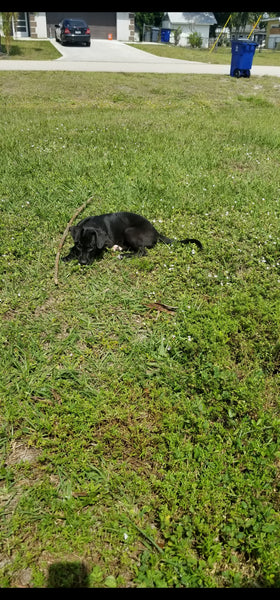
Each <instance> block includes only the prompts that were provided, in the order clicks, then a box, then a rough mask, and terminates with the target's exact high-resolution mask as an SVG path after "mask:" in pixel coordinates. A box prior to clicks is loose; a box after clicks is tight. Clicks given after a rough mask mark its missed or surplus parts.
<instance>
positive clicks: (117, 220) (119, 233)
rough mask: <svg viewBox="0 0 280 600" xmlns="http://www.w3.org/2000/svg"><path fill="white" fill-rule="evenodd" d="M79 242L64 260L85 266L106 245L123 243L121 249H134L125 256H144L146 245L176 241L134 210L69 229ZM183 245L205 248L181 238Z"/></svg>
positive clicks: (109, 215)
mask: <svg viewBox="0 0 280 600" xmlns="http://www.w3.org/2000/svg"><path fill="white" fill-rule="evenodd" d="M69 231H70V233H71V235H72V237H73V240H74V242H75V245H74V246H73V248H71V250H70V253H69V254H68V256H65V257H64V258H63V259H62V260H64V261H68V260H72V259H73V258H77V259H78V261H79V263H80V264H81V265H90V264H91V263H92V262H93V260H94V259H95V258H97V257H98V256H100V255H101V253H102V252H103V250H105V248H113V247H114V246H115V245H117V246H121V248H120V249H121V250H132V253H128V254H123V255H122V256H135V254H137V255H138V256H144V255H145V254H147V253H146V248H152V247H153V246H154V245H155V244H156V243H157V242H158V241H160V242H164V243H165V244H172V243H173V242H176V241H177V240H172V239H170V238H168V237H165V235H162V234H161V233H159V232H158V231H157V230H156V229H155V228H154V226H153V225H152V223H150V221H148V219H145V217H141V216H140V215H136V214H134V213H131V212H117V213H109V214H106V215H99V216H97V217H87V218H86V219H83V220H82V221H80V223H78V225H75V226H73V227H70V229H69ZM178 242H179V243H181V244H190V243H194V244H196V245H197V246H198V248H200V249H202V244H201V243H200V242H199V241H198V240H195V239H190V238H186V239H185V240H178Z"/></svg>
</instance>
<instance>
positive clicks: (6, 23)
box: [1, 12, 18, 55]
mask: <svg viewBox="0 0 280 600" xmlns="http://www.w3.org/2000/svg"><path fill="white" fill-rule="evenodd" d="M1 16H2V29H3V33H4V36H5V45H6V52H7V54H8V55H9V54H10V49H11V40H12V20H13V19H14V22H15V23H16V21H17V18H18V13H17V12H1Z"/></svg>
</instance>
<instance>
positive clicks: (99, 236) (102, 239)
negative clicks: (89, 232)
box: [94, 229, 107, 250]
mask: <svg viewBox="0 0 280 600" xmlns="http://www.w3.org/2000/svg"><path fill="white" fill-rule="evenodd" d="M94 233H95V236H96V247H97V248H98V250H101V249H102V248H104V246H105V244H106V241H107V236H106V233H105V232H104V231H103V230H102V229H95V230H94Z"/></svg>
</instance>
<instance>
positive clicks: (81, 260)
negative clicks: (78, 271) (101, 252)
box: [79, 256, 87, 265]
mask: <svg viewBox="0 0 280 600" xmlns="http://www.w3.org/2000/svg"><path fill="white" fill-rule="evenodd" d="M79 263H80V265H87V259H86V258H84V257H83V256H82V257H81V258H80V259H79Z"/></svg>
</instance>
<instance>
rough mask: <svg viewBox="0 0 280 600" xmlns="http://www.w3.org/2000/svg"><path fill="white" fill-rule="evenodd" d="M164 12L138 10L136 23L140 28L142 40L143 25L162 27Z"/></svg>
mask: <svg viewBox="0 0 280 600" xmlns="http://www.w3.org/2000/svg"><path fill="white" fill-rule="evenodd" d="M163 16H164V12H136V13H135V25H136V27H138V29H139V35H140V40H141V41H142V35H143V25H150V26H152V27H160V26H161V22H162V19H163Z"/></svg>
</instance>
